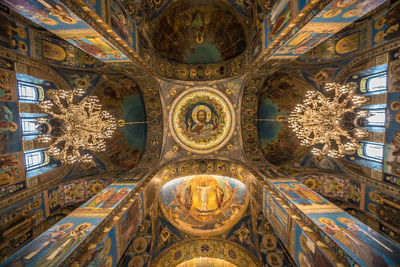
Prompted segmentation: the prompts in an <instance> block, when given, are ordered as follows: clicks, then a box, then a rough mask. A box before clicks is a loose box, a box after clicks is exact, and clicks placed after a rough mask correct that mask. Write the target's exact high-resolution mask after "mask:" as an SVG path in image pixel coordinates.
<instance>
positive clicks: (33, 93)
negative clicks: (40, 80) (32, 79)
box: [17, 81, 43, 103]
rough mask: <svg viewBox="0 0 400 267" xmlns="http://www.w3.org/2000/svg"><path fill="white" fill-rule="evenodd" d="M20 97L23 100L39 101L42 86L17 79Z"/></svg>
mask: <svg viewBox="0 0 400 267" xmlns="http://www.w3.org/2000/svg"><path fill="white" fill-rule="evenodd" d="M17 87H18V98H19V100H20V101H21V102H30V103H32V102H33V103H37V102H38V101H39V92H40V91H43V89H42V88H41V86H39V85H36V84H33V83H27V82H21V81H17Z"/></svg>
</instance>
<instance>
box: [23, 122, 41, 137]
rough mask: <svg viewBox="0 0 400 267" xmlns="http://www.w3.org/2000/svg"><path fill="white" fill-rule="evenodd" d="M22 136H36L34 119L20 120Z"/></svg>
mask: <svg viewBox="0 0 400 267" xmlns="http://www.w3.org/2000/svg"><path fill="white" fill-rule="evenodd" d="M21 126H22V135H38V134H39V132H38V131H37V130H36V126H37V123H36V119H34V118H21Z"/></svg>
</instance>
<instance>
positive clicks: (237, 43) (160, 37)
mask: <svg viewBox="0 0 400 267" xmlns="http://www.w3.org/2000/svg"><path fill="white" fill-rule="evenodd" d="M233 12H235V11H233V10H232V11H231V9H230V7H228V6H225V5H224V4H223V3H219V4H217V5H216V4H215V3H214V2H213V5H212V6H210V5H209V3H208V4H206V3H205V4H204V5H203V4H201V1H200V2H199V1H196V3H195V4H194V3H193V1H187V2H184V3H182V2H179V3H178V4H175V5H173V6H171V7H169V8H168V9H167V10H166V11H165V12H164V14H163V15H161V16H160V18H158V19H157V20H156V21H154V22H153V31H152V36H151V39H152V42H153V45H154V47H155V49H156V50H157V51H158V53H159V54H160V55H162V56H163V57H165V58H167V59H168V60H171V61H175V62H178V63H184V64H208V63H216V62H221V61H225V60H228V59H231V58H234V57H236V56H238V55H239V54H241V53H242V52H243V51H244V50H245V49H246V46H247V40H246V34H245V33H246V32H245V30H244V27H243V25H242V23H241V22H240V21H239V20H238V18H237V17H236V16H235V15H234V14H233Z"/></svg>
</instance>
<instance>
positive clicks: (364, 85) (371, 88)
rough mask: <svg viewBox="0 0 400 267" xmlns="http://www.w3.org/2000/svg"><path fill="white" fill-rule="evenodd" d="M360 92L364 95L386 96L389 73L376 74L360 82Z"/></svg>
mask: <svg viewBox="0 0 400 267" xmlns="http://www.w3.org/2000/svg"><path fill="white" fill-rule="evenodd" d="M360 91H361V93H363V94H384V93H386V92H387V72H386V71H384V72H380V73H375V74H372V75H369V76H365V77H363V78H362V79H361V80H360Z"/></svg>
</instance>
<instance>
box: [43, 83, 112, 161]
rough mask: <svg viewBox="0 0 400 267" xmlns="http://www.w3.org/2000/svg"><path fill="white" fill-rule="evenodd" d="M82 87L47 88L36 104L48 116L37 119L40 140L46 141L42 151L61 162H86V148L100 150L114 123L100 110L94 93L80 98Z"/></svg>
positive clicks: (88, 158) (108, 115)
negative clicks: (67, 88) (44, 148)
mask: <svg viewBox="0 0 400 267" xmlns="http://www.w3.org/2000/svg"><path fill="white" fill-rule="evenodd" d="M83 93H84V92H83V91H82V89H80V88H78V89H74V90H57V91H55V90H51V91H48V93H47V95H48V97H49V100H45V101H42V102H40V103H39V106H40V108H41V109H42V110H43V111H44V112H46V113H48V114H50V115H51V117H46V118H40V119H38V123H40V125H39V127H38V130H39V132H41V133H42V135H41V136H39V137H38V141H40V142H50V141H52V143H51V144H50V146H49V147H48V149H47V151H46V153H47V154H48V155H49V156H53V157H54V158H55V159H58V160H60V161H61V162H62V163H64V164H72V163H75V162H78V161H81V162H90V161H91V160H92V156H91V155H90V153H89V151H93V152H100V151H104V150H105V148H106V146H105V142H106V139H108V138H110V137H111V136H112V134H113V133H114V131H115V129H116V127H117V123H116V120H115V119H114V118H113V117H112V116H111V115H110V113H108V112H107V111H104V110H101V105H100V104H99V100H98V98H97V97H96V96H86V97H84V98H83V99H82V100H79V99H78V98H79V97H82V95H83Z"/></svg>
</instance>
